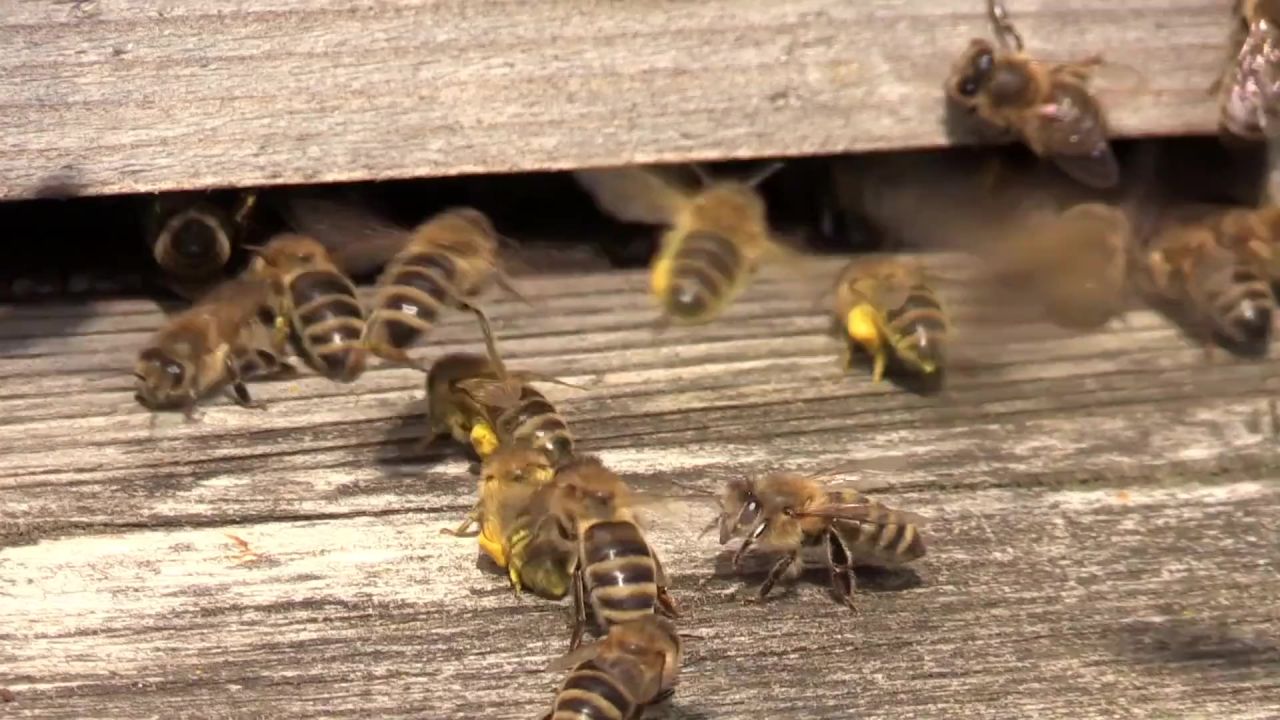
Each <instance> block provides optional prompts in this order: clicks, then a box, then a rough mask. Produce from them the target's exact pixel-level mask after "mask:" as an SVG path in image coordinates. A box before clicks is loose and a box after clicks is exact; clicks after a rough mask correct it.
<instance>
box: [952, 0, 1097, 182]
mask: <svg viewBox="0 0 1280 720" xmlns="http://www.w3.org/2000/svg"><path fill="white" fill-rule="evenodd" d="M988 7H989V9H990V14H991V17H992V21H993V23H994V24H995V26H996V29H997V33H996V34H997V37H998V39H999V41H1000V47H999V48H997V47H995V46H994V45H992V44H991V43H990V42H988V41H987V40H983V39H978V38H975V39H974V40H972V41H970V43H969V47H968V48H967V49H966V50H965V52H964V54H963V55H961V57H960V59H959V60H958V61H957V62H956V64H955V66H954V67H953V69H952V71H951V75H950V76H949V77H948V79H947V83H946V91H947V95H948V97H949V98H950V99H951V100H952V101H953V102H955V103H956V104H957V105H958V106H959V107H961V108H964V109H966V110H968V111H969V112H971V113H974V114H976V115H977V116H978V117H979V118H980V119H981V120H982V121H984V122H986V123H987V124H989V125H990V126H991V127H993V128H995V129H997V130H1000V131H1004V132H1013V133H1016V134H1017V135H1018V136H1019V137H1020V138H1021V139H1022V141H1023V142H1025V143H1026V144H1027V146H1028V147H1030V148H1031V150H1032V151H1033V152H1035V153H1036V154H1037V155H1039V156H1041V157H1047V158H1049V159H1050V160H1052V161H1053V163H1054V164H1055V165H1057V166H1058V167H1059V168H1060V169H1061V170H1062V171H1063V172H1065V173H1067V175H1070V176H1071V177H1073V178H1075V179H1076V180H1077V181H1079V182H1081V183H1083V184H1085V185H1088V186H1090V187H1095V188H1109V187H1113V186H1114V185H1116V183H1117V182H1119V179H1120V167H1119V163H1117V161H1116V157H1115V154H1114V153H1113V152H1112V150H1111V144H1110V142H1109V141H1108V139H1107V124H1106V117H1105V114H1104V113H1103V110H1102V105H1101V104H1100V103H1099V102H1098V100H1097V98H1095V97H1094V96H1093V94H1092V93H1091V92H1090V90H1089V86H1088V85H1089V80H1090V78H1091V76H1092V74H1093V70H1094V68H1095V67H1096V66H1097V65H1100V64H1101V62H1102V60H1101V58H1100V57H1093V58H1089V59H1087V60H1084V61H1081V62H1076V63H1060V64H1047V63H1042V62H1038V61H1036V60H1033V59H1031V58H1030V57H1029V56H1027V55H1026V54H1025V53H1023V44H1022V38H1021V36H1020V35H1018V34H1017V31H1016V30H1014V28H1013V26H1012V25H1011V24H1010V23H1009V21H1008V18H1007V16H1006V14H1005V11H1004V6H1003V5H1002V4H1001V3H1000V2H999V0H989V4H988ZM1009 38H1012V39H1013V43H1012V47H1010V42H1009Z"/></svg>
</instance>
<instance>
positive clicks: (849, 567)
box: [717, 472, 925, 608]
mask: <svg viewBox="0 0 1280 720" xmlns="http://www.w3.org/2000/svg"><path fill="white" fill-rule="evenodd" d="M823 477H824V475H823V474H817V475H805V474H801V473H791V472H783V473H775V474H772V475H767V476H765V477H764V478H762V479H759V480H733V481H730V482H729V483H728V484H727V485H726V487H725V490H724V494H723V495H722V497H721V499H720V506H721V513H720V517H719V518H718V520H717V524H718V525H719V527H720V544H721V545H724V544H725V543H727V542H729V540H731V539H733V538H735V537H741V538H743V541H742V545H741V546H740V547H739V548H738V551H737V552H736V553H734V556H733V566H734V568H735V569H741V567H742V559H743V557H744V556H745V555H746V552H747V550H748V549H750V548H751V547H754V546H757V545H758V546H759V547H760V548H761V549H763V550H765V551H766V552H774V553H782V557H781V559H779V560H778V561H777V563H775V564H774V566H773V568H772V569H770V571H769V575H768V576H767V577H766V578H765V581H764V584H763V585H761V586H760V590H759V591H758V592H757V594H756V597H755V599H756V600H757V601H759V600H763V599H764V598H765V596H767V595H768V594H769V591H770V590H772V589H773V586H774V585H775V584H776V583H777V582H778V581H779V580H782V579H784V578H793V577H795V576H796V575H798V574H799V572H800V570H801V569H802V568H803V562H800V563H797V562H796V560H802V552H803V551H805V550H808V549H810V548H822V550H824V551H825V558H824V563H825V565H826V566H827V569H828V570H829V572H830V575H831V588H832V590H833V591H834V592H835V594H836V596H837V598H839V600H840V601H841V602H842V603H844V604H845V605H847V606H849V607H850V608H853V607H854V603H853V591H854V588H855V585H856V580H855V577H854V574H853V568H854V567H855V566H859V565H873V566H879V567H886V568H895V567H900V566H902V565H905V564H906V563H909V562H911V561H913V560H916V559H918V558H920V557H922V556H923V555H924V554H925V543H924V537H923V536H922V535H921V532H920V529H921V528H922V527H923V526H924V520H923V519H922V518H921V517H920V516H918V515H916V514H914V513H909V512H903V511H901V510H895V509H892V508H889V507H886V506H884V505H882V504H880V503H878V502H876V501H874V500H872V499H870V498H868V497H867V496H865V495H863V494H862V493H859V492H857V491H854V490H844V489H829V488H827V487H825V486H824V485H823V484H822V478H823Z"/></svg>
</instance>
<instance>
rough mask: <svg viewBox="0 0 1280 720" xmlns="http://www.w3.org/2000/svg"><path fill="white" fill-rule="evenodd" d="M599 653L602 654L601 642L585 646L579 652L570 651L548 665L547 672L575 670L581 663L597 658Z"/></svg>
mask: <svg viewBox="0 0 1280 720" xmlns="http://www.w3.org/2000/svg"><path fill="white" fill-rule="evenodd" d="M599 652H600V642H599V641H596V642H593V643H591V644H590V645H583V646H582V647H579V648H578V649H577V650H570V651H569V652H567V653H565V654H564V655H561V656H560V657H558V658H556V659H554V660H552V661H551V662H549V663H547V670H548V671H549V672H565V671H566V670H572V669H573V668H575V667H577V666H578V665H579V664H580V663H584V662H586V661H588V660H590V659H591V658H593V657H595V656H596V655H597V654H599Z"/></svg>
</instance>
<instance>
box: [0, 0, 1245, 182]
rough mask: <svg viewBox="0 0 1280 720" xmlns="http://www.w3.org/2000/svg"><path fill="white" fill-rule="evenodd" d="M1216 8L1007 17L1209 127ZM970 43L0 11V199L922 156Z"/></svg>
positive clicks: (438, 11) (966, 4) (472, 9)
mask: <svg viewBox="0 0 1280 720" xmlns="http://www.w3.org/2000/svg"><path fill="white" fill-rule="evenodd" d="M1230 6H1231V3H1230V1H1229V0H1132V1H1130V2H1126V3H1123V4H1117V3H1113V2H1109V1H1108V0H1070V1H1068V2H1052V1H1050V0H1028V1H1027V2H1020V3H1016V7H1014V8H1011V10H1012V11H1013V12H1014V13H1015V17H1016V20H1017V21H1018V23H1019V24H1020V27H1021V29H1022V31H1023V33H1024V35H1025V36H1026V37H1027V39H1028V42H1029V43H1030V45H1031V47H1032V48H1034V49H1035V50H1036V51H1037V52H1039V53H1041V54H1042V55H1044V56H1046V57H1051V58H1058V59H1070V58H1075V57H1081V56H1084V55H1088V54H1091V53H1095V52H1103V53H1104V54H1105V55H1106V58H1107V59H1108V60H1109V61H1111V62H1113V63H1118V64H1123V65H1126V66H1129V67H1132V68H1136V69H1138V70H1140V71H1141V73H1142V74H1143V75H1144V76H1145V82H1144V83H1142V84H1140V85H1139V86H1138V87H1137V88H1126V89H1125V91H1124V92H1117V93H1113V95H1114V97H1112V96H1110V95H1109V96H1108V97H1107V100H1108V101H1109V103H1110V105H1111V107H1112V108H1113V110H1112V123H1113V125H1114V129H1115V130H1116V132H1117V133H1118V134H1121V135H1149V134H1171V133H1172V134H1178V133H1190V132H1209V131H1211V130H1212V129H1213V127H1214V122H1215V115H1216V113H1215V111H1214V102H1213V98H1212V96H1211V95H1210V94H1209V92H1208V91H1207V88H1208V87H1209V85H1210V83H1211V82H1212V80H1213V78H1214V77H1215V74H1216V72H1217V69H1218V67H1219V66H1220V64H1221V63H1222V62H1223V61H1224V57H1225V43H1226V34H1227V27H1228V10H1229V8H1230ZM987 32H988V28H987V23H986V20H985V17H984V6H983V3H981V2H975V1H972V0H939V1H938V2H930V3H920V2H908V1H906V0H875V1H873V2H857V3H851V2H844V1H843V0H785V1H779V2H770V3H758V2H739V1H735V0H713V1H710V2H707V1H703V2H687V1H683V2H682V1H680V0H663V1H661V2H644V3H634V2H631V3H622V2H615V3H588V4H585V5H584V4H581V3H563V2H555V1H553V0H537V1H528V0H502V1H498V0H491V1H489V2H483V3H476V2H465V1H464V0H430V1H428V0H397V1H394V2H379V3H362V4H355V5H353V4H351V3H347V2H338V1H337V0H290V1H288V2H280V3H273V4H272V5H271V7H270V8H269V9H264V8H262V7H261V4H260V3H252V2H247V1H246V0H209V1H208V2H201V3H199V4H198V5H184V4H181V3H177V4H175V3H167V2H159V1H158V0H95V1H94V2H75V3H70V2H67V3H62V2H35V1H30V0H29V1H27V2H19V3H16V4H15V3H9V7H7V8H6V12H5V15H4V17H3V18H0V98H3V100H0V136H3V137H4V138H5V143H6V148H5V152H4V153H3V154H2V155H0V198H19V197H33V196H38V195H42V194H48V193H51V192H66V191H68V190H69V191H71V192H76V193H82V194H96V193H119V192H138V191H157V190H172V189H180V188H192V187H210V186H239V185H265V184H272V183H297V182H327V181H341V180H366V179H386V178H397V177H420V176H431V175H452V174H465V173H479V172H510V171H527V170H535V169H563V168H571V167H583V166H591V165H608V164H621V163H632V162H659V161H678V160H690V159H723V158H736V157H756V156H767V155H806V154H821V153H836V152H848V151H859V150H871V149H881V148H899V147H924V146H934V145H939V144H943V143H945V142H947V138H946V134H945V132H944V129H943V108H942V99H941V84H942V80H943V77H944V75H945V74H946V72H947V69H948V68H949V66H950V63H951V62H952V60H953V58H954V57H955V56H956V55H957V54H958V53H959V52H960V51H961V50H962V49H963V47H964V45H965V43H966V42H967V41H968V39H969V38H970V37H972V36H975V35H979V34H986V33H987ZM744 78H748V79H749V81H747V82H744V81H743V80H744Z"/></svg>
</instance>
